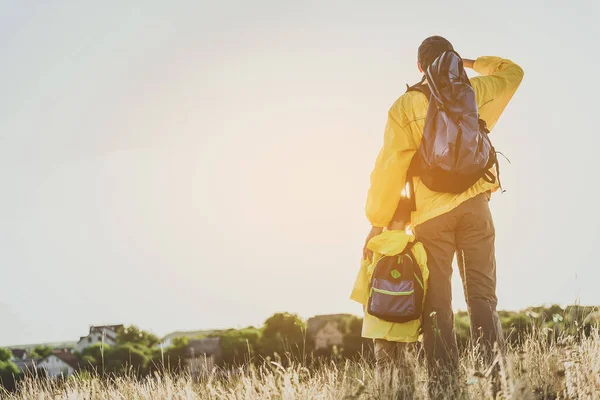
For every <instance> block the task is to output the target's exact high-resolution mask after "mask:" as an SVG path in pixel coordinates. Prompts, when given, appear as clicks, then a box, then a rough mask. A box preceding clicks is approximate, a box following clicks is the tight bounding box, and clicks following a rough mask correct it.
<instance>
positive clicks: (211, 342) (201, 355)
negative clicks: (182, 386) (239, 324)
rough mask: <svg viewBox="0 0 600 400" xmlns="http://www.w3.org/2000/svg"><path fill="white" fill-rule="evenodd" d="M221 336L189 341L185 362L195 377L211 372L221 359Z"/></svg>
mask: <svg viewBox="0 0 600 400" xmlns="http://www.w3.org/2000/svg"><path fill="white" fill-rule="evenodd" d="M221 357H222V353H221V338H219V337H211V338H204V339H192V340H190V341H189V344H188V348H187V350H186V353H185V359H184V362H185V364H186V365H187V366H188V368H189V371H190V373H191V375H192V377H193V378H194V379H196V378H197V377H198V376H199V375H201V374H203V373H208V372H210V371H211V370H212V369H213V367H214V366H215V364H216V363H218V362H220V361H221Z"/></svg>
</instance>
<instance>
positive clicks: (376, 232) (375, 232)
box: [363, 226, 383, 260]
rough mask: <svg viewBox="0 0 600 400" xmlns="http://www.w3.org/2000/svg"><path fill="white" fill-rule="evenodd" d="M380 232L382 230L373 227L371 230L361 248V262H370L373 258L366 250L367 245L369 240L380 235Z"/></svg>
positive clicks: (369, 251)
mask: <svg viewBox="0 0 600 400" xmlns="http://www.w3.org/2000/svg"><path fill="white" fill-rule="evenodd" d="M381 232H383V228H377V227H375V226H374V227H372V228H371V231H370V232H369V234H368V235H367V240H365V245H364V247H363V260H371V259H372V258H373V252H372V251H371V250H369V249H368V248H367V244H369V240H371V239H372V238H373V237H374V236H377V235H379V234H381Z"/></svg>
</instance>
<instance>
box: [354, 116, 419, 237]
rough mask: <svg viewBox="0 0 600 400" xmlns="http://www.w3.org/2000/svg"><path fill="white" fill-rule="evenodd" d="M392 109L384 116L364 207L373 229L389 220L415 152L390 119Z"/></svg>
mask: <svg viewBox="0 0 600 400" xmlns="http://www.w3.org/2000/svg"><path fill="white" fill-rule="evenodd" d="M393 109H394V107H392V110H390V112H389V113H388V120H387V124H386V127H385V133H384V139H383V147H382V148H381V150H380V151H379V155H378V156H377V160H376V161H375V168H374V169H373V172H372V173H371V186H370V188H369V192H368V194H367V205H366V207H365V211H366V214H367V218H368V219H369V221H370V222H371V225H373V226H376V227H386V226H387V225H388V224H389V223H390V221H391V220H392V217H393V216H394V213H395V212H396V207H397V206H398V201H399V200H400V195H401V193H402V189H404V186H406V174H407V172H408V167H409V166H410V162H411V161H412V158H413V156H414V155H415V153H416V151H417V146H416V145H415V142H414V140H413V138H412V137H411V135H410V133H409V132H408V131H407V130H405V129H404V128H402V126H400V125H399V124H398V122H397V120H396V119H395V118H394V116H393Z"/></svg>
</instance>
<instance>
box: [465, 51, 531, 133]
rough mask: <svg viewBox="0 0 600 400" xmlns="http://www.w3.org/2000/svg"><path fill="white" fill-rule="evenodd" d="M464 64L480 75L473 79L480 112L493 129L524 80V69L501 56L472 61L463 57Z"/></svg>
mask: <svg viewBox="0 0 600 400" xmlns="http://www.w3.org/2000/svg"><path fill="white" fill-rule="evenodd" d="M463 65H464V66H465V67H468V68H472V69H473V70H475V72H477V73H478V74H479V75H481V76H478V77H475V78H473V79H471V83H472V84H473V89H474V90H475V95H476V97H477V102H478V104H479V107H480V108H479V114H480V116H481V118H482V119H483V120H485V121H486V122H487V126H488V128H489V129H490V130H491V129H493V127H494V125H496V122H497V121H498V118H500V115H501V114H502V112H503V111H504V109H505V108H506V106H507V104H508V102H509V101H510V99H511V98H512V97H513V95H514V94H515V92H516V91H517V88H518V87H519V85H520V84H521V81H522V80H523V76H524V72H523V69H522V68H521V67H520V66H518V65H517V64H515V63H514V62H512V61H510V60H507V59H504V58H500V57H479V58H478V59H477V60H475V61H472V60H468V59H463Z"/></svg>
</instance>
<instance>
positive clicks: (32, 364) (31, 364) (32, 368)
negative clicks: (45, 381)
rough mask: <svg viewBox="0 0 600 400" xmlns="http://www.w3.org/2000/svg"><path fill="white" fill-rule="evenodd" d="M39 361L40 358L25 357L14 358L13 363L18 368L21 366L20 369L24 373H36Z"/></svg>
mask: <svg viewBox="0 0 600 400" xmlns="http://www.w3.org/2000/svg"><path fill="white" fill-rule="evenodd" d="M39 361H40V360H39V359H35V358H24V359H18V360H13V364H15V365H16V366H17V368H19V371H21V373H22V374H24V375H30V374H32V375H35V372H36V370H37V367H38V363H39Z"/></svg>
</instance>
